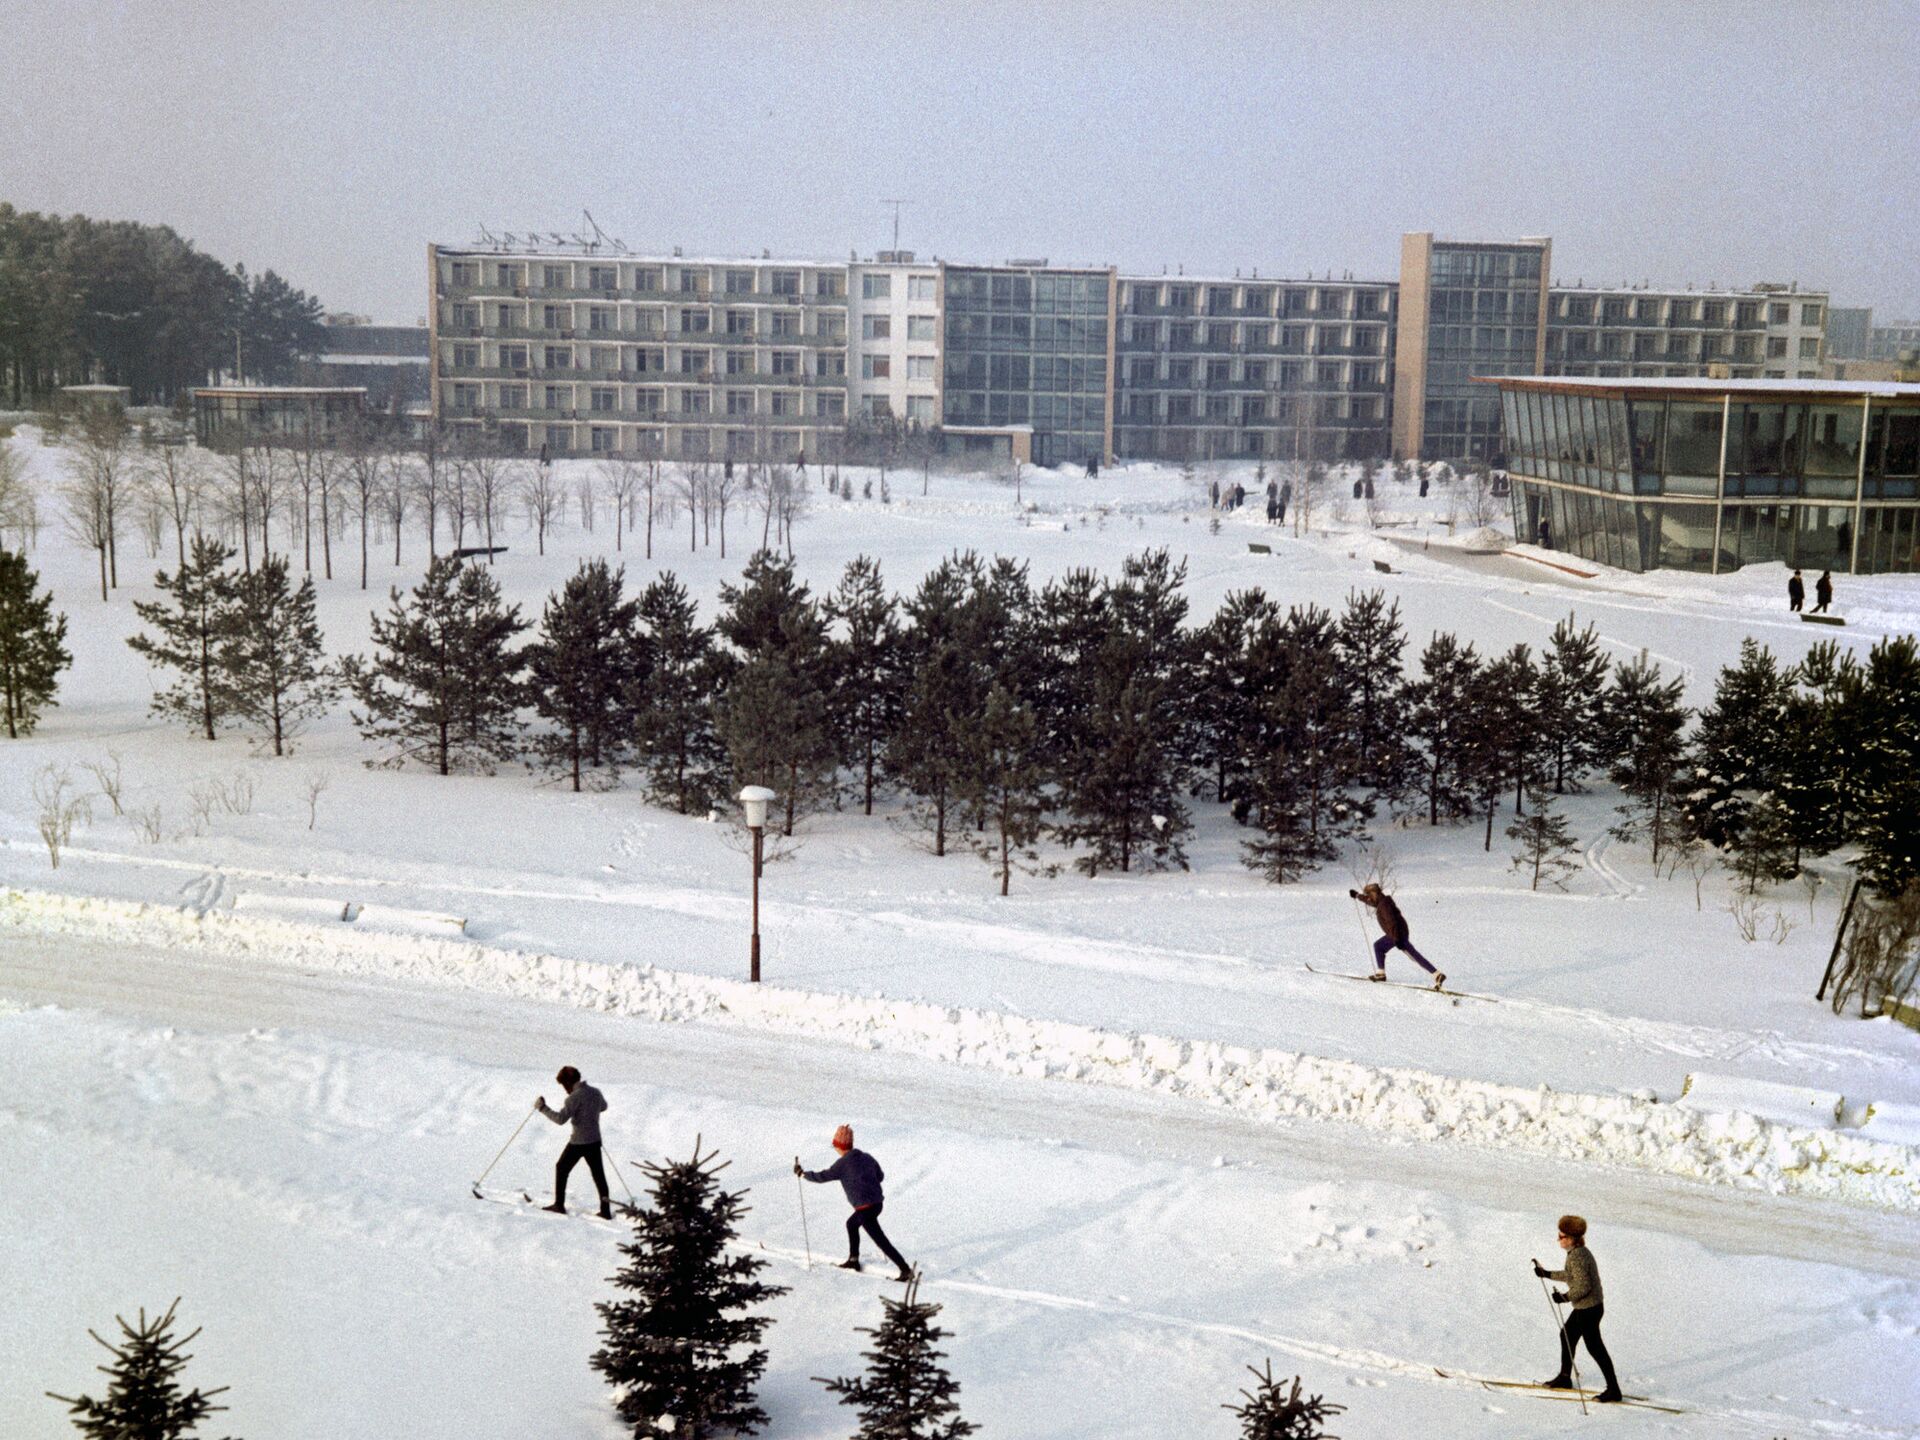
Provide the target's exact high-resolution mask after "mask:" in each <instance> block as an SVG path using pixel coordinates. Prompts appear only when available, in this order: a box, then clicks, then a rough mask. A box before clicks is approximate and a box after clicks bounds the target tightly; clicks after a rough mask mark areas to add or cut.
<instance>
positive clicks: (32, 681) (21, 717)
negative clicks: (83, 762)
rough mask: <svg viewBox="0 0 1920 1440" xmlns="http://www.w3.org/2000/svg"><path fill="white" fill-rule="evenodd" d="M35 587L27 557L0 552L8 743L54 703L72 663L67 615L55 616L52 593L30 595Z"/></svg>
mask: <svg viewBox="0 0 1920 1440" xmlns="http://www.w3.org/2000/svg"><path fill="white" fill-rule="evenodd" d="M39 584H40V577H39V575H37V574H36V573H34V571H32V570H31V569H29V568H28V567H27V557H26V556H25V555H23V554H20V553H18V552H16V551H12V550H5V549H0V702H4V704H5V707H6V714H7V738H8V739H9V740H17V739H19V738H20V737H21V736H22V735H31V734H32V733H33V727H34V725H35V723H36V722H37V721H38V720H39V718H40V710H41V707H42V706H46V705H53V704H56V703H58V702H56V701H55V700H54V698H53V697H54V694H55V692H56V691H58V689H59V688H60V685H59V677H60V672H61V671H62V670H64V669H66V668H67V667H68V666H69V665H71V664H72V663H73V656H72V655H71V654H70V653H69V652H68V650H67V645H66V640H67V617H66V616H65V615H56V614H54V613H53V594H52V592H51V591H45V590H43V591H40V593H39V594H35V593H34V591H35V589H36V588H37V587H38V586H39Z"/></svg>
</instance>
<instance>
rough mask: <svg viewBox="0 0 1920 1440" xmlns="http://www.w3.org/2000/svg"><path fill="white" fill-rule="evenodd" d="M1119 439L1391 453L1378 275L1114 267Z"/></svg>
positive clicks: (1286, 452)
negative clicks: (1214, 275) (1214, 273)
mask: <svg viewBox="0 0 1920 1440" xmlns="http://www.w3.org/2000/svg"><path fill="white" fill-rule="evenodd" d="M1119 285H1120V294H1119V305H1118V318H1119V327H1120V330H1119V337H1118V340H1117V341H1116V344H1115V356H1116V361H1117V364H1118V369H1117V371H1116V373H1115V376H1114V396H1115V402H1116V407H1117V412H1118V415H1117V419H1116V422H1115V442H1114V448H1115V449H1116V450H1118V452H1119V453H1120V454H1122V455H1126V456H1130V457H1131V456H1151V457H1155V458H1160V459H1179V460H1184V459H1194V460H1212V459H1227V458H1258V459H1281V458H1293V459H1302V460H1307V459H1317V458H1323V457H1335V456H1364V455H1380V454H1384V453H1385V452H1386V444H1387V403H1388V384H1389V375H1390V370H1391V367H1392V363H1393V326H1394V301H1395V297H1396V292H1397V287H1396V286H1394V285H1393V284H1391V283H1387V282H1364V281H1353V280H1351V279H1348V280H1340V281H1334V280H1280V279H1267V280H1263V279H1260V278H1259V277H1258V276H1257V275H1255V276H1249V277H1241V276H1237V275H1236V276H1234V277H1233V278H1232V279H1225V278H1220V279H1207V278H1203V277H1191V278H1190V277H1187V276H1160V277H1157V278H1145V277H1127V276H1123V277H1121V279H1120V282H1119Z"/></svg>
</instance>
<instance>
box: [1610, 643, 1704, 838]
mask: <svg viewBox="0 0 1920 1440" xmlns="http://www.w3.org/2000/svg"><path fill="white" fill-rule="evenodd" d="M1683 693H1684V689H1683V684H1682V682H1681V681H1680V680H1679V679H1678V678H1677V677H1676V678H1675V679H1673V680H1671V681H1667V682H1664V683H1663V682H1662V681H1661V679H1660V667H1659V666H1657V665H1651V664H1649V663H1648V662H1647V661H1646V659H1645V658H1644V657H1642V658H1639V659H1635V660H1633V661H1632V662H1630V663H1629V662H1622V663H1621V664H1619V665H1617V666H1616V667H1615V668H1614V675H1613V684H1612V686H1611V687H1609V689H1608V691H1607V696H1606V703H1605V705H1604V706H1603V707H1602V711H1601V726H1600V730H1601V737H1602V740H1603V743H1604V744H1605V746H1606V749H1607V753H1608V754H1610V755H1612V756H1613V763H1612V765H1611V766H1610V767H1609V769H1608V772H1607V773H1608V777H1609V778H1610V779H1611V780H1612V781H1613V783H1614V784H1616V785H1618V786H1619V787H1620V791H1621V793H1622V794H1623V795H1624V796H1625V797H1626V799H1625V802H1624V803H1622V804H1621V805H1619V806H1617V807H1616V809H1617V811H1618V813H1619V815H1620V821H1619V823H1618V824H1616V825H1615V826H1614V827H1613V829H1612V832H1611V833H1612V834H1613V836H1614V837H1615V838H1616V839H1619V840H1625V841H1627V842H1629V843H1632V842H1634V841H1637V840H1642V839H1644V840H1645V841H1646V842H1647V844H1648V846H1649V847H1650V848H1651V850H1652V852H1653V854H1652V859H1653V863H1654V864H1655V865H1656V866H1658V865H1659V863H1660V855H1661V852H1662V851H1664V850H1667V849H1669V848H1670V847H1671V846H1673V845H1674V844H1676V843H1678V842H1680V841H1681V840H1682V839H1683V837H1684V835H1685V833H1686V817H1685V814H1684V812H1683V811H1682V810H1681V809H1680V806H1679V804H1678V787H1679V786H1680V784H1681V783H1682V773H1683V772H1682V767H1683V765H1684V764H1685V760H1686V739H1685V734H1684V732H1685V730H1686V724H1687V714H1688V712H1687V708H1686V706H1685V705H1684V704H1682V703H1681V699H1680V697H1681V695H1682V694H1683Z"/></svg>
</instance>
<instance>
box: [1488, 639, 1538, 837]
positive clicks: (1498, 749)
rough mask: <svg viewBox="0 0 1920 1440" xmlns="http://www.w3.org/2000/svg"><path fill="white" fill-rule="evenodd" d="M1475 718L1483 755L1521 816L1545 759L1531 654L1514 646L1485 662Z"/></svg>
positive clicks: (1535, 670)
mask: <svg viewBox="0 0 1920 1440" xmlns="http://www.w3.org/2000/svg"><path fill="white" fill-rule="evenodd" d="M1481 702H1482V705H1483V706H1484V707H1485V708H1484V709H1483V710H1482V713H1481V717H1480V718H1481V720H1482V721H1483V722H1484V723H1485V724H1486V725H1487V727H1488V735H1489V737H1490V740H1491V745H1490V749H1489V754H1490V755H1491V757H1492V763H1493V764H1494V765H1495V767H1496V769H1497V772H1498V774H1499V775H1500V777H1501V779H1502V781H1503V782H1504V784H1505V785H1506V786H1508V787H1510V788H1511V789H1512V791H1513V813H1514V814H1516V815H1524V814H1525V813H1526V805H1525V799H1526V794H1527V791H1528V790H1530V789H1532V788H1533V786H1534V783H1535V781H1536V780H1537V779H1538V778H1539V775H1540V771H1541V762H1542V760H1543V758H1544V756H1545V746H1544V745H1543V743H1542V741H1543V734H1542V729H1541V720H1540V671H1539V668H1538V667H1537V666H1535V664H1534V663H1533V652H1532V651H1531V650H1530V649H1529V648H1528V647H1527V646H1525V645H1515V646H1514V647H1513V648H1512V649H1511V650H1509V651H1507V653H1506V654H1504V655H1502V656H1501V657H1500V658H1499V659H1498V660H1493V661H1489V662H1488V664H1487V667H1486V670H1485V672H1484V676H1483V685H1482V690H1481Z"/></svg>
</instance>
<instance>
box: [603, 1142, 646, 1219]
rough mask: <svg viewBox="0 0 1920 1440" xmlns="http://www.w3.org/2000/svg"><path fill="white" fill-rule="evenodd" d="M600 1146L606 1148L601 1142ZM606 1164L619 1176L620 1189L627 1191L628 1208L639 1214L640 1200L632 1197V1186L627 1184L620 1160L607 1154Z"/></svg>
mask: <svg viewBox="0 0 1920 1440" xmlns="http://www.w3.org/2000/svg"><path fill="white" fill-rule="evenodd" d="M600 1148H601V1150H603V1151H604V1150H605V1149H606V1148H607V1147H606V1146H605V1145H604V1144H603V1145H601V1147H600ZM607 1165H608V1167H609V1168H610V1169H612V1171H613V1173H614V1174H615V1175H617V1176H619V1178H620V1188H621V1189H622V1190H624V1191H626V1192H627V1208H628V1209H629V1210H631V1211H633V1212H634V1214H636V1215H637V1214H639V1213H640V1202H639V1201H638V1200H636V1199H634V1198H633V1187H632V1186H631V1185H629V1184H627V1176H626V1172H625V1171H623V1170H622V1169H621V1168H620V1162H619V1161H618V1160H616V1159H614V1158H613V1156H612V1155H608V1156H607Z"/></svg>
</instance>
